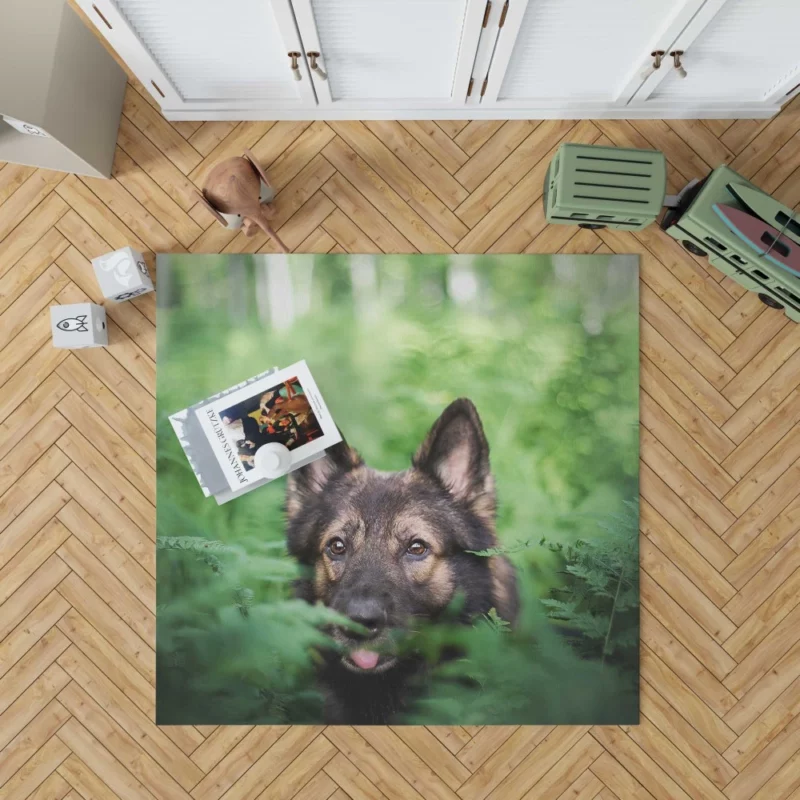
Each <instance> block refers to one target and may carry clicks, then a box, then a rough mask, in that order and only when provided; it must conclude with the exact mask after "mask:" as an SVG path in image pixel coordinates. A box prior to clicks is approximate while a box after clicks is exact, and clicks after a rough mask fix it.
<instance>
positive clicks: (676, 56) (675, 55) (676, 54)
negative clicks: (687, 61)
mask: <svg viewBox="0 0 800 800" xmlns="http://www.w3.org/2000/svg"><path fill="white" fill-rule="evenodd" d="M670 55H671V56H672V63H673V65H674V67H675V69H676V70H677V72H678V76H679V77H680V78H685V77H686V70H685V69H684V68H683V64H682V63H681V56H682V55H683V50H672V51H671V52H670Z"/></svg>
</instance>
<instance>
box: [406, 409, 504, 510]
mask: <svg viewBox="0 0 800 800" xmlns="http://www.w3.org/2000/svg"><path fill="white" fill-rule="evenodd" d="M413 464H414V468H415V469H417V470H420V471H421V472H424V473H426V474H428V475H430V476H431V477H433V478H435V479H436V480H437V481H438V482H439V483H440V484H441V485H442V486H443V487H444V488H445V489H447V491H448V492H450V494H451V495H452V496H453V497H454V498H455V499H456V500H459V501H461V502H463V503H465V504H466V505H467V506H468V507H469V508H470V509H471V510H472V512H473V513H475V514H477V515H478V516H479V517H481V518H482V519H484V520H485V521H486V522H489V523H491V522H493V521H494V515H495V508H496V498H495V488H494V479H493V478H492V473H491V469H490V466H489V443H488V442H487V441H486V436H485V434H484V432H483V425H482V424H481V418H480V417H479V416H478V411H477V409H476V408H475V406H474V405H473V404H472V401H471V400H467V399H466V398H465V397H462V398H459V399H458V400H454V401H453V402H452V403H450V405H449V406H448V407H447V408H446V409H445V410H444V411H443V412H442V415H441V416H440V417H439V419H437V420H436V422H435V423H434V424H433V427H432V428H431V429H430V431H429V433H428V435H427V436H426V437H425V441H424V442H423V443H422V444H421V445H420V448H419V450H417V454H416V455H415V456H414V462H413Z"/></svg>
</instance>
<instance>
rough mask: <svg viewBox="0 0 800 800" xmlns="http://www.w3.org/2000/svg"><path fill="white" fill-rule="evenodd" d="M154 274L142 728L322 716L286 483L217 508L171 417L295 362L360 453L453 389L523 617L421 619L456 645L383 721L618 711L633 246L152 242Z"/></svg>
mask: <svg viewBox="0 0 800 800" xmlns="http://www.w3.org/2000/svg"><path fill="white" fill-rule="evenodd" d="M158 284H159V285H158V288H159V291H158V301H159V309H158V365H159V369H158V445H157V446H158V506H157V507H158V535H159V538H158V547H159V552H158V601H157V602H158V645H157V671H158V672H157V714H158V722H159V724H222V723H227V724H245V723H247V724H252V723H287V722H290V723H299V724H302V723H316V722H319V721H321V698H320V695H319V693H318V692H317V690H316V686H315V682H314V660H315V653H316V651H317V650H318V649H319V648H323V647H328V646H331V643H330V641H329V640H328V639H327V637H326V636H325V635H324V633H323V632H322V628H323V626H324V625H325V623H326V622H328V621H329V620H330V619H331V618H332V612H330V611H328V610H327V609H324V608H312V607H310V606H308V605H307V604H304V603H302V602H300V601H296V600H294V599H292V596H291V581H292V579H293V577H294V576H295V575H296V574H297V567H296V565H295V564H294V562H293V561H292V560H291V559H290V558H289V557H288V556H287V555H286V552H285V546H284V521H283V514H282V510H281V509H282V503H283V492H284V488H285V481H282V480H278V481H275V482H274V483H272V484H270V485H268V486H266V487H263V488H261V489H258V490H256V491H254V492H251V493H250V494H248V495H246V496H244V497H241V498H239V499H237V500H234V501H232V502H230V503H228V504H226V505H224V506H218V505H217V504H216V502H215V501H214V500H213V499H205V498H204V497H203V495H202V492H201V490H200V488H199V485H198V483H197V481H196V479H195V477H194V474H193V473H192V471H191V469H190V467H189V464H188V462H187V460H186V458H185V456H184V454H183V451H182V450H181V448H180V445H179V443H178V440H177V437H176V436H175V434H174V433H173V431H172V428H171V427H170V425H169V421H168V416H169V415H170V414H172V413H174V412H175V411H178V410H180V409H181V408H184V407H186V406H187V405H190V404H192V403H195V402H198V401H200V400H202V399H203V398H205V397H206V396H207V395H210V394H212V393H214V392H218V391H220V390H222V389H224V388H226V387H227V386H230V385H232V384H235V383H237V382H239V381H242V380H244V379H246V378H248V377H250V376H252V375H254V374H256V373H258V372H261V371H263V370H265V369H268V368H270V367H273V366H278V367H284V366H288V365H289V364H291V363H293V362H294V361H298V360H300V359H305V360H306V361H307V362H308V365H309V367H310V369H311V372H312V374H313V375H314V377H315V379H316V381H317V384H318V386H319V388H320V391H321V392H322V395H323V397H324V398H325V401H326V403H327V404H328V407H329V409H330V411H331V414H332V415H333V418H334V420H335V421H336V422H337V424H338V425H339V427H340V429H341V430H342V433H343V434H344V436H345V437H346V439H347V440H348V442H349V443H350V444H351V445H353V446H354V447H356V449H358V450H359V451H360V452H361V454H362V456H363V457H364V458H365V460H366V462H367V463H368V464H369V465H370V466H373V467H375V468H378V469H382V470H401V469H405V468H406V467H408V466H409V462H410V458H411V456H412V455H413V453H414V452H415V450H416V448H417V447H418V445H419V444H420V442H421V441H422V439H423V438H424V436H425V434H426V433H427V431H428V429H429V428H430V426H431V425H432V424H433V422H434V421H435V420H436V418H437V417H438V416H439V414H440V413H441V412H442V410H443V409H444V408H445V406H446V405H447V404H448V403H449V402H450V401H451V400H453V399H454V398H456V397H460V396H466V397H469V398H470V399H471V400H472V401H473V402H474V403H475V405H476V406H477V408H478V411H479V413H480V415H481V419H482V421H483V424H484V428H485V430H486V435H487V438H488V440H489V444H490V447H491V463H492V469H493V472H494V475H495V478H496V481H497V490H498V500H499V509H498V526H497V527H498V535H499V538H500V541H501V547H502V551H503V552H506V553H508V554H509V557H510V558H511V559H512V561H513V562H514V564H515V565H516V567H517V569H518V573H519V578H520V584H521V593H522V596H523V603H524V606H523V614H522V617H521V621H520V624H519V626H518V627H517V629H515V631H513V632H511V631H509V630H508V626H507V625H506V624H505V623H504V622H503V621H502V620H499V619H498V618H496V617H495V616H494V615H490V616H489V617H487V618H485V619H483V620H477V621H476V623H475V625H474V626H472V627H470V628H462V627H458V626H450V625H446V624H440V625H431V626H427V627H423V629H422V630H421V631H419V633H418V634H415V636H414V639H413V641H410V642H409V643H408V646H409V647H413V648H414V649H416V650H419V651H421V652H424V653H425V654H427V655H429V657H430V659H431V661H432V663H433V662H435V660H436V656H437V653H439V652H440V651H441V649H442V648H444V647H446V646H448V645H451V644H457V645H458V646H459V647H460V648H461V650H462V652H463V654H464V655H463V658H461V659H459V660H457V661H455V662H450V663H448V664H446V665H444V666H440V667H438V668H436V669H434V670H433V672H432V675H431V678H430V680H429V682H428V683H427V684H426V686H425V687H424V691H423V693H422V694H423V696H422V698H421V700H420V701H419V702H418V703H417V704H416V706H415V707H414V708H413V709H411V711H410V712H409V713H408V715H406V717H404V718H403V719H398V720H395V721H396V722H400V723H402V722H408V723H417V724H419V723H424V724H510V723H525V724H546V723H571V724H579V723H580V724H608V723H618V724H621V723H636V722H637V721H638V624H639V622H638V619H639V610H638V505H637V503H638V458H639V440H638V392H639V389H638V269H637V259H636V257H633V256H604V255H603V256H570V255H564V256H538V255H537V256H509V255H503V256H492V255H481V256H446V255H443V256H440V255H436V256H400V255H382V256H372V255H363V256H347V255H313V256H312V255H307V256H301V255H297V256H294V255H289V256H281V255H271V256H250V255H229V256H225V255H223V256H211V255H209V256H194V255H192V256H189V255H170V256H159V260H158ZM490 554H491V553H486V554H485V555H490Z"/></svg>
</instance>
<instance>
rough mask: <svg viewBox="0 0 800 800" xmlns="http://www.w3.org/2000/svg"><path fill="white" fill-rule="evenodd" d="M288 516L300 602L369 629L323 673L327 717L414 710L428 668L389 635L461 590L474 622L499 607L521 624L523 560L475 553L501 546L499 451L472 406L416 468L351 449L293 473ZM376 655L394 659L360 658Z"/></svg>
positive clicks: (457, 411)
mask: <svg viewBox="0 0 800 800" xmlns="http://www.w3.org/2000/svg"><path fill="white" fill-rule="evenodd" d="M286 510H287V515H288V528H287V538H288V545H289V551H290V552H291V553H292V555H294V556H295V557H296V558H297V559H298V561H299V562H300V563H301V564H302V565H304V566H305V567H307V568H308V572H309V577H307V578H305V579H303V580H301V581H299V582H298V586H297V593H298V595H299V596H300V597H302V598H304V599H305V600H307V601H308V602H310V603H314V602H318V601H321V602H323V603H324V604H325V605H327V606H330V607H331V608H333V609H335V610H336V611H339V612H341V613H342V614H344V615H345V616H348V617H350V618H351V619H353V620H354V621H356V622H358V623H360V624H361V625H363V626H364V627H365V628H366V629H367V631H368V632H367V634H366V635H364V636H355V635H354V634H353V633H351V632H347V631H345V630H342V629H339V628H337V629H335V630H334V631H333V636H334V638H335V639H336V640H337V641H338V642H339V644H340V645H342V648H343V651H344V655H341V654H330V655H329V656H328V657H326V659H325V663H324V665H323V667H322V668H321V675H320V678H321V682H322V685H323V688H324V690H325V696H326V706H325V716H326V722H329V723H347V724H358V723H360V724H386V723H387V722H390V721H391V719H392V717H393V716H394V715H395V714H397V713H398V712H400V711H402V710H403V708H404V706H405V704H406V702H407V699H408V684H409V681H410V680H411V679H412V678H413V677H415V676H418V675H419V673H420V671H421V670H422V669H424V667H423V665H422V662H421V660H419V659H417V658H414V657H403V658H396V657H394V656H392V654H391V650H390V647H389V642H388V640H387V639H388V637H387V633H388V631H390V630H391V629H393V628H403V627H408V626H409V624H410V623H412V621H413V619H414V618H420V617H422V618H426V619H432V620H435V619H436V618H437V617H438V616H439V615H440V614H441V613H442V612H443V611H444V610H445V609H446V608H447V607H448V605H449V603H450V602H451V600H452V599H453V598H454V596H455V595H456V593H457V592H458V593H461V594H462V595H463V597H464V603H463V610H462V612H461V620H462V621H463V622H465V623H467V622H469V621H470V620H472V619H473V618H474V617H475V616H476V615H479V614H485V613H487V612H488V611H489V610H490V609H491V608H495V609H496V610H497V613H498V614H500V616H501V617H503V618H504V619H506V620H508V621H510V622H512V623H513V622H514V620H515V617H516V615H517V610H518V597H517V587H516V577H515V573H514V569H513V567H512V566H511V563H510V562H509V561H508V560H507V559H505V558H504V557H501V556H492V557H489V558H486V557H482V556H476V555H473V554H471V553H469V552H467V551H469V550H484V549H486V548H489V547H493V546H495V545H496V544H497V537H496V534H495V513H496V497H495V488H494V479H493V477H492V474H491V472H490V468H489V445H488V443H487V441H486V437H485V435H484V432H483V426H482V425H481V421H480V417H479V416H478V412H477V410H476V409H475V406H474V405H473V404H472V402H471V401H469V400H467V399H464V398H462V399H460V400H456V401H454V402H453V403H451V404H450V405H449V406H448V407H447V408H446V409H445V410H444V412H443V413H442V415H441V416H440V417H439V419H438V420H437V421H436V423H435V424H434V425H433V427H432V428H431V430H430V432H429V433H428V435H427V437H426V438H425V441H424V442H423V443H422V445H421V446H420V448H419V450H418V451H417V454H416V455H415V457H414V459H413V462H412V466H411V468H410V469H408V470H406V471H404V472H391V473H386V472H378V471H376V470H374V469H370V468H369V467H367V466H366V465H365V464H364V463H363V462H362V460H361V458H360V457H359V455H358V453H356V452H355V451H354V450H352V449H351V448H350V447H348V446H347V445H346V444H345V443H341V444H339V445H336V446H334V447H332V448H330V449H329V450H328V451H327V453H326V455H325V456H324V457H323V458H322V459H319V460H318V461H315V462H313V463H311V464H309V465H307V466H306V467H303V468H302V469H299V470H297V471H295V472H292V473H291V474H290V476H289V480H288V488H287V497H286ZM412 543H415V544H413V545H412ZM409 547H411V552H410V551H409ZM422 548H424V550H425V552H424V553H420V552H418V551H420V550H421V549H422ZM340 550H342V551H343V552H339V551H340ZM387 650H388V652H387ZM365 651H368V655H367V658H372V659H374V657H375V656H374V653H375V652H381V653H382V655H381V656H380V660H379V661H378V663H377V664H376V665H374V666H369V665H368V666H367V668H366V669H365V668H362V667H360V666H359V665H358V664H356V663H355V662H354V660H353V659H355V660H356V661H357V660H359V656H358V654H359V653H363V652H365ZM369 653H371V654H372V655H371V656H370V655H369ZM348 654H351V655H352V654H355V655H353V656H352V658H351V657H350V655H348ZM362 660H363V658H362Z"/></svg>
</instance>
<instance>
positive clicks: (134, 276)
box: [92, 247, 153, 301]
mask: <svg viewBox="0 0 800 800" xmlns="http://www.w3.org/2000/svg"><path fill="white" fill-rule="evenodd" d="M92 266H93V267H94V274H95V277H96V278H97V282H98V283H99V284H100V291H101V292H102V293H103V297H105V298H107V299H108V300H117V301H121V300H130V299H131V298H132V297H138V296H139V295H140V294H146V293H147V292H152V291H153V281H152V280H150V273H149V272H148V271H147V264H145V261H144V258H143V257H142V254H141V253H139V252H137V251H136V250H134V249H133V248H132V247H123V248H122V249H121V250H114V252H113V253H106V254H105V255H102V256H98V257H97V258H93V259H92Z"/></svg>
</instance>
